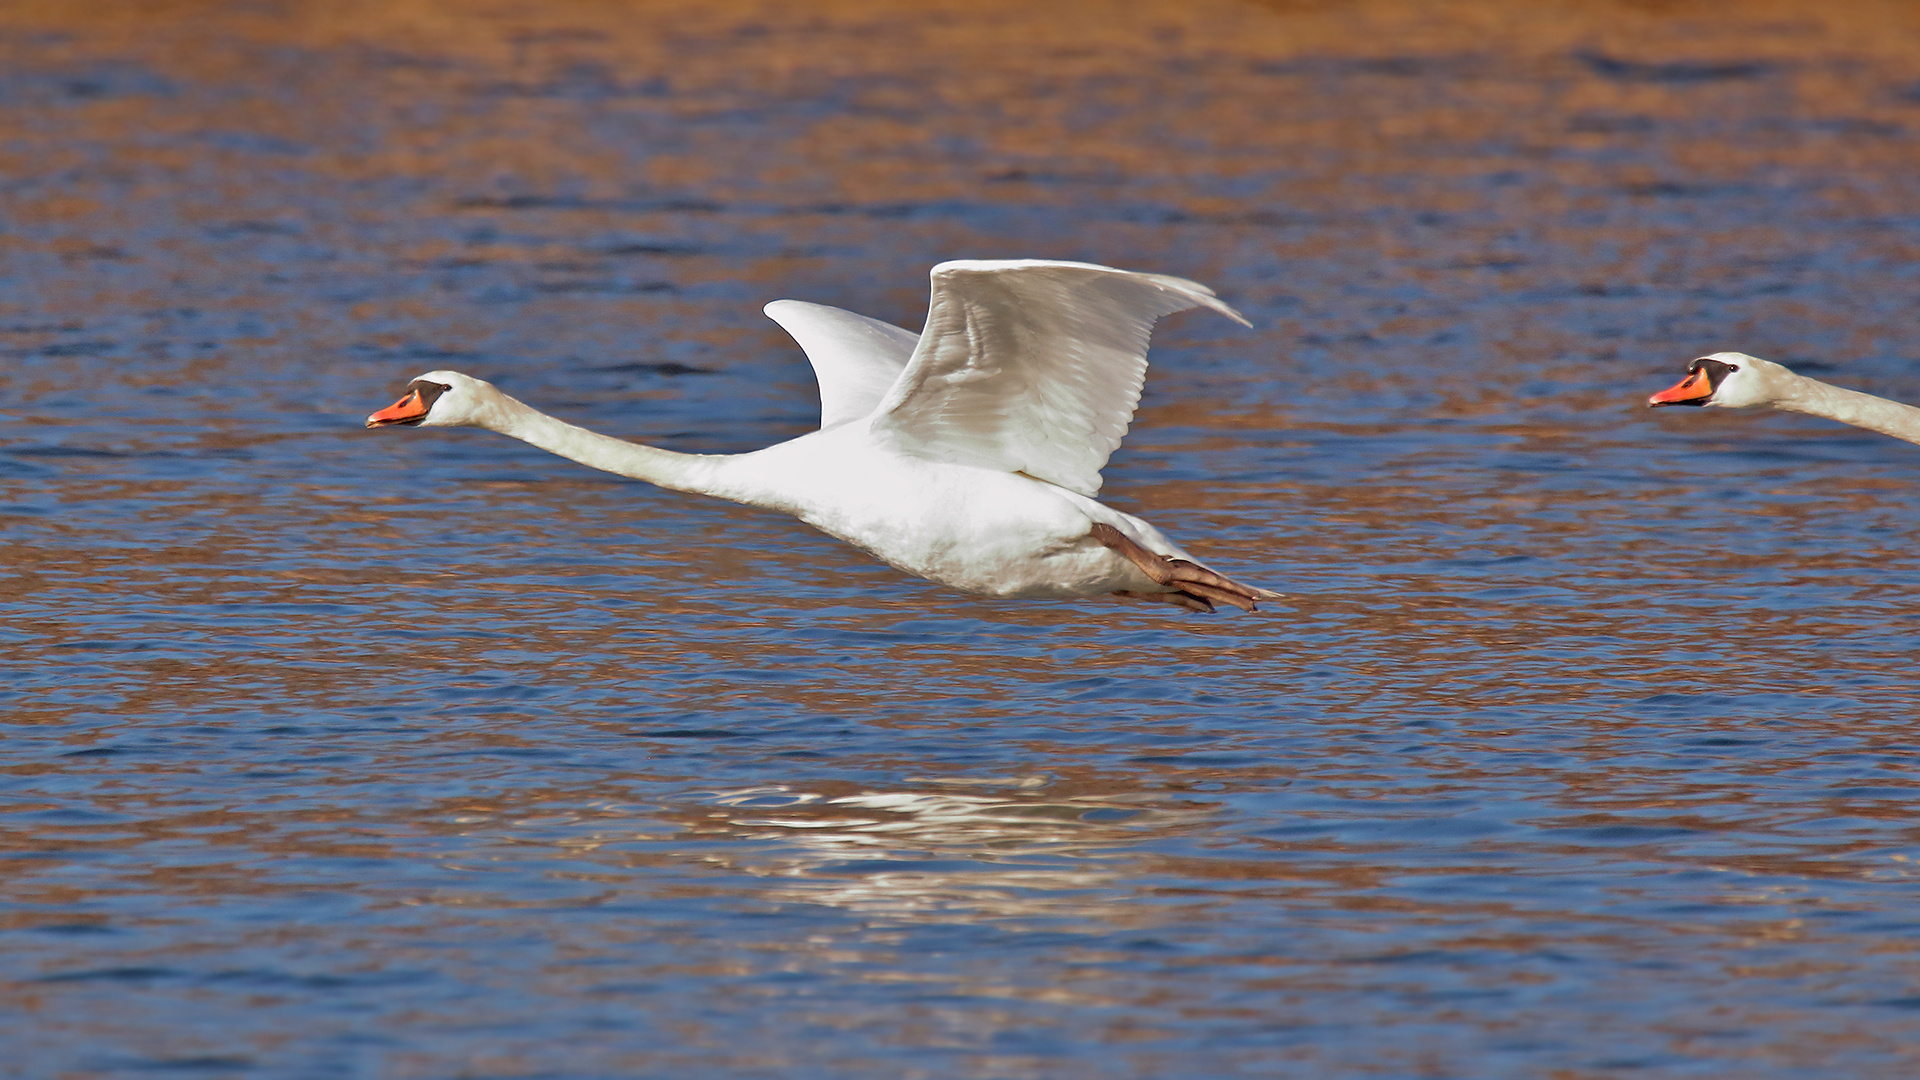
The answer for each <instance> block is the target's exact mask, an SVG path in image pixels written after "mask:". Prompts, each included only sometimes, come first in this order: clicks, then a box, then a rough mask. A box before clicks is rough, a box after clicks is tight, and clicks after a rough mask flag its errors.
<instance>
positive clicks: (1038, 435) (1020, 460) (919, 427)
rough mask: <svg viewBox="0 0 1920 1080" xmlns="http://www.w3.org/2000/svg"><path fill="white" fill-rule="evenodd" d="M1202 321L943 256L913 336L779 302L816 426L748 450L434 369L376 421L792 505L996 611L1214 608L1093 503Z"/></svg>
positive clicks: (1088, 268) (1179, 300) (1017, 264)
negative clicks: (618, 429)
mask: <svg viewBox="0 0 1920 1080" xmlns="http://www.w3.org/2000/svg"><path fill="white" fill-rule="evenodd" d="M1193 307H1207V308H1212V309H1213V310H1215V311H1218V312H1220V313H1221V314H1223V315H1226V316H1227V317H1229V318H1231V319H1234V320H1235V321H1237V322H1239V323H1241V324H1242V325H1248V324H1247V321H1246V320H1245V319H1243V318H1241V317H1240V314H1239V313H1238V312H1236V311H1234V310H1233V309H1232V308H1230V307H1228V306H1227V305H1226V304H1224V303H1222V302H1221V301H1220V300H1219V299H1217V298H1216V297H1215V296H1214V295H1213V291H1212V290H1211V289H1208V288H1207V287H1206V286H1204V285H1199V284H1196V283H1194V282H1191V281H1186V280H1184V279H1182V278H1176V277H1166V276H1163V275H1160V274H1137V273H1130V272H1128V271H1124V270H1115V269H1113V268H1111V267H1106V266H1095V265H1092V264H1090V263H1076V262H1052V261H1042V260H1032V259H1023V260H1012V261H961V262H946V263H941V264H940V265H938V266H936V267H934V268H933V299H932V301H931V303H930V305H929V307H928V310H927V326H926V330H925V331H924V332H923V333H920V334H915V333H913V332H911V331H908V330H903V329H901V328H900V327H897V326H893V325H890V324H888V323H883V322H880V321H879V320H877V319H869V318H867V317H866V316H864V315H856V314H854V313H853V312H851V311H843V310H841V309H840V308H833V307H827V306H825V305H822V304H808V303H803V302H801V301H798V300H776V301H774V302H773V303H771V304H768V305H767V307H766V312H767V314H768V315H769V316H771V317H772V319H773V320H774V321H775V322H777V323H779V324H780V325H781V326H782V327H784V328H785V329H786V331H787V333H789V334H792V335H793V338H794V340H795V341H797V342H799V343H800V347H801V349H803V350H805V352H806V354H807V359H808V361H810V362H811V363H812V364H813V370H814V375H815V376H816V377H817V378H818V380H819V383H820V430H819V431H815V432H811V433H809V434H806V435H802V436H801V437H799V438H797V439H793V440H790V441H788V442H783V443H779V444H777V445H775V446H770V447H767V448H766V449H764V450H756V451H753V452H751V453H746V454H679V453H674V452H672V451H668V450H659V449H655V448H654V447H651V446H642V445H640V444H638V443H630V442H626V441H624V440H621V439H615V438H611V437H609V436H606V435H598V434H595V433H594V432H591V431H587V430H586V429H584V428H578V427H575V426H573V425H572V424H568V423H565V422H563V421H560V420H556V419H555V418H553V417H551V416H548V415H546V414H545V413H542V412H540V411H539V410H537V409H534V408H532V407H531V406H528V405H525V404H523V403H521V402H519V401H515V400H514V399H513V398H510V397H508V396H507V395H505V394H503V393H501V392H500V391H499V390H497V389H495V388H494V387H493V386H492V385H491V384H488V383H485V382H482V381H481V380H479V379H475V378H472V377H470V376H467V375H462V374H460V373H458V372H454V371H429V372H427V373H426V374H424V375H422V376H420V377H419V378H417V379H414V380H413V381H412V383H410V384H409V385H408V387H407V391H406V395H405V396H404V397H402V398H401V399H400V400H399V401H398V402H396V403H395V404H393V405H392V406H390V407H388V408H385V409H382V410H380V411H379V412H377V413H374V414H373V415H372V416H369V417H367V426H368V427H370V428H372V427H386V426H389V425H409V426H421V427H458V426H469V427H483V428H486V429H488V430H489V431H497V432H499V433H500V434H502V435H507V436H511V437H512V438H516V439H520V440H522V441H524V442H529V443H532V444H533V445H535V446H538V447H540V448H541V449H543V450H549V451H552V452H553V453H556V454H559V455H560V456H561V457H566V458H571V459H573V460H574V461H577V462H579V463H581V464H582V465H590V466H592V467H593V468H596V469H605V470H606V471H608V472H613V473H619V474H620V475H622V476H631V477H634V478H636V479H640V480H645V481H647V482H649V483H653V484H658V485H659V486H661V487H665V488H673V489H674V490H677V491H691V492H696V493H698V494H702V495H712V496H715V497H717V498H722V499H729V500H732V501H734V502H740V503H746V504H748V505H751V506H763V507H766V508H768V509H772V510H780V511H784V512H785V513H789V514H792V515H794V516H795V517H798V518H799V519H800V520H802V521H804V522H806V523H807V524H809V525H812V526H813V527H814V528H816V529H819V530H820V531H821V532H824V533H827V534H829V535H831V536H837V537H839V538H840V539H842V540H845V541H846V542H847V543H849V544H852V545H853V546H855V547H857V548H860V549H861V550H863V551H866V552H868V553H869V554H871V555H873V556H874V557H875V558H878V559H880V560H881V561H883V562H886V563H888V564H890V565H892V566H895V567H898V568H899V569H901V570H904V571H906V572H907V573H909V574H917V575H919V576H920V577H923V578H927V579H928V580H931V581H936V582H939V583H940V584H943V585H950V586H952V587H954V588H956V589H961V590H964V591H966V592H972V593H980V594H984V595H987V596H998V597H1084V596H1098V595H1102V594H1106V593H1112V594H1115V595H1118V596H1125V597H1133V598H1137V599H1143V600H1157V601H1162V602H1165V603H1171V604H1177V605H1180V606H1181V607H1185V608H1189V609H1191V610H1195V611H1212V610H1213V605H1214V604H1216V603H1223V604H1231V605H1233V606H1234V607H1238V608H1242V609H1244V610H1247V611H1252V610H1254V603H1255V601H1257V600H1265V599H1271V598H1274V597H1277V596H1279V595H1280V594H1279V593H1275V592H1268V591H1267V590H1265V589H1256V588H1253V587H1251V586H1247V585H1241V584H1239V583H1238V582H1235V581H1232V580H1230V579H1229V578H1227V577H1225V576H1223V575H1220V574H1216V573H1214V572H1213V571H1211V570H1209V569H1207V568H1206V567H1204V566H1201V565H1200V564H1199V563H1198V562H1197V561H1195V560H1194V559H1193V557H1192V556H1190V555H1188V554H1187V553H1186V552H1185V551H1182V550H1181V549H1180V548H1179V547H1177V546H1175V545H1174V543H1173V542H1172V541H1170V540H1168V539H1167V538H1166V537H1165V536H1162V535H1161V534H1160V530H1158V529H1156V528H1154V527H1153V526H1151V525H1149V524H1147V523H1146V522H1144V521H1141V520H1140V519H1139V518H1136V517H1133V516H1132V515H1130V514H1123V513H1121V512H1120V511H1118V510H1115V509H1113V508H1111V507H1108V506H1103V505H1102V504H1100V503H1099V502H1097V501H1095V500H1094V498H1093V496H1094V494H1095V493H1096V492H1097V491H1099V490H1100V468H1101V466H1103V465H1105V464H1106V462H1107V457H1108V455H1110V454H1112V453H1113V450H1114V448H1115V447H1117V446H1119V445H1120V440H1121V438H1122V437H1123V436H1125V434H1126V431H1127V423H1128V421H1129V420H1130V419H1131V418H1132V416H1133V410H1134V406H1135V405H1137V404H1138V403H1139V400H1140V387H1141V384H1142V382H1143V381H1144V380H1145V378H1146V370H1147V338H1148V335H1149V334H1150V333H1151V332H1152V329H1153V323H1154V320H1156V319H1158V318H1160V317H1161V316H1163V315H1168V314H1171V313H1173V312H1176V311H1184V310H1186V309H1188V308H1193Z"/></svg>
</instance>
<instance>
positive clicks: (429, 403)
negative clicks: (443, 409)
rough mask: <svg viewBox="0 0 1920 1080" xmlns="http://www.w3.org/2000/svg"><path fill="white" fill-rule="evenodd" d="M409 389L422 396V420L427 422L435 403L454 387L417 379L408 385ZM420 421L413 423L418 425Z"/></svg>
mask: <svg viewBox="0 0 1920 1080" xmlns="http://www.w3.org/2000/svg"><path fill="white" fill-rule="evenodd" d="M407 389H409V390H412V391H415V392H417V393H418V394H419V395H420V420H425V419H426V418H427V414H428V413H430V412H432V411H433V403H434V402H436V401H439V400H440V395H441V394H444V393H446V392H447V391H449V390H451V389H453V387H451V386H448V385H447V384H446V383H437V382H428V381H427V380H425V379H415V380H413V381H412V382H410V383H408V384H407ZM420 420H414V421H412V423H415V424H418V423H419V422H420Z"/></svg>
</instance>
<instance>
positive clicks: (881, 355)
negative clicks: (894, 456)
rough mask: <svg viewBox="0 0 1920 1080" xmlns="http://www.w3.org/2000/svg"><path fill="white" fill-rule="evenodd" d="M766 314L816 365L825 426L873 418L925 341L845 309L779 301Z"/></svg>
mask: <svg viewBox="0 0 1920 1080" xmlns="http://www.w3.org/2000/svg"><path fill="white" fill-rule="evenodd" d="M765 311H766V313H767V317H768V318H770V319H772V320H773V321H774V322H777V323H779V324H780V328H781V329H783V330H785V331H786V332H787V333H788V334H790V335H792V337H793V340H794V341H796V342H798V343H799V345H800V350H801V351H802V352H804V353H806V354H807V362H808V363H809V364H812V365H813V377H814V379H815V381H817V382H818V383H819V384H820V426H821V427H823V428H830V427H833V426H835V425H836V424H844V423H846V422H847V421H849V420H858V419H860V418H862V417H865V416H869V415H872V413H873V410H874V408H875V407H876V406H878V405H879V404H880V399H881V398H883V397H885V396H886V394H887V391H888V390H890V389H892V388H893V384H894V383H895V382H896V381H898V380H899V378H900V372H901V370H902V369H904V368H905V367H906V366H907V360H908V358H909V357H911V356H912V355H913V348H914V346H915V345H918V344H919V343H920V335H918V334H916V333H914V332H913V331H911V330H903V329H901V328H900V327H898V326H895V325H893V324H892V323H886V322H881V321H880V320H879V319H870V318H868V317H866V316H865V315H859V314H856V313H854V312H851V311H848V310H846V309H845V308H837V307H828V306H827V305H825V304H809V303H807V302H806V301H805V300H775V301H774V302H773V303H771V304H768V305H767V306H766V308H765Z"/></svg>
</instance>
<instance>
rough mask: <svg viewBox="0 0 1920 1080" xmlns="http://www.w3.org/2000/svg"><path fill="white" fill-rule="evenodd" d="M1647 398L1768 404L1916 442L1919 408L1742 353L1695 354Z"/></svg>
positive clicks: (1685, 402) (1733, 406) (1650, 402)
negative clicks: (1681, 373) (1683, 370)
mask: <svg viewBox="0 0 1920 1080" xmlns="http://www.w3.org/2000/svg"><path fill="white" fill-rule="evenodd" d="M1647 404H1648V405H1651V406H1653V407H1654V408H1659V407H1660V406H1662V405H1722V406H1725V407H1727V408H1730V409H1745V408H1750V407H1752V406H1755V405H1768V406H1772V407H1773V408H1776V409H1785V410H1787V411H1788V412H1802V413H1811V414H1812V415H1814V416H1824V417H1826V418H1827V419H1829V420H1838V421H1840V422H1841V423H1843V424H1852V425H1853V426H1854V427H1863V428H1866V429H1867V430H1868V431H1877V432H1879V433H1880V434H1882V435H1891V436H1893V437H1894V438H1896V439H1905V440H1906V441H1908V442H1910V443H1920V409H1916V408H1914V407H1913V406H1911V405H1902V404H1900V403H1899V402H1897V401H1888V400H1887V399H1886V398H1883V397H1874V396H1873V395H1872V394H1863V393H1861V392H1860V391H1858V390H1843V389H1841V388H1840V387H1838V386H1829V385H1827V384H1826V383H1823V382H1821V381H1820V380H1819V379H1809V378H1807V377H1806V376H1805V375H1795V374H1794V373H1793V372H1792V371H1789V370H1788V369H1786V368H1785V367H1782V366H1781V365H1779V364H1776V363H1774V362H1772V361H1770V360H1762V359H1760V358H1759V357H1757V356H1748V355H1747V354H1746V353H1737V352H1717V353H1714V354H1713V355H1712V356H1703V357H1701V358H1700V359H1698V360H1695V361H1694V362H1693V363H1691V364H1689V365H1687V377H1686V378H1684V379H1682V380H1680V381H1679V382H1678V383H1676V384H1675V385H1673V386H1670V387H1668V388H1667V389H1665V390H1662V391H1660V392H1659V393H1657V394H1654V395H1652V396H1651V397H1649V398H1647Z"/></svg>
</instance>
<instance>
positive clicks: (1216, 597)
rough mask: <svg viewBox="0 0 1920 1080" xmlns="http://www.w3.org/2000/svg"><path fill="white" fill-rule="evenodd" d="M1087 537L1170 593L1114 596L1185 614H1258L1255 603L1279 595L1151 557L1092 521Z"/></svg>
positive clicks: (1122, 535)
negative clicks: (1228, 610)
mask: <svg viewBox="0 0 1920 1080" xmlns="http://www.w3.org/2000/svg"><path fill="white" fill-rule="evenodd" d="M1090 535H1092V537H1093V538H1094V539H1095V540H1098V541H1100V543H1102V544H1104V545H1105V546H1107V547H1109V548H1112V549H1113V550H1115V551H1117V552H1119V553H1120V554H1122V555H1124V556H1126V557H1127V559H1128V561H1130V562H1132V563H1133V565H1135V566H1137V567H1139V568H1140V569H1141V571H1142V572H1143V573H1145V574H1146V575H1147V576H1148V577H1150V578H1152V579H1153V580H1154V581H1156V582H1158V583H1159V584H1161V585H1165V586H1167V588H1168V589H1170V590H1172V591H1170V592H1163V593H1143V592H1116V593H1114V595H1115V596H1124V597H1128V598H1129V599H1135V600H1157V601H1160V602H1162V603H1167V604H1177V605H1179V606H1180V607H1183V608H1186V609H1187V610H1189V611H1212V610H1213V605H1215V604H1231V605H1232V606H1234V607H1237V608H1239V609H1240V610H1242V611H1258V610H1259V607H1258V606H1257V605H1256V601H1260V600H1275V599H1278V598H1279V597H1280V595H1281V594H1279V593H1277V592H1274V591H1272V590H1270V589H1257V588H1254V587H1253V586H1251V585H1242V584H1240V583H1239V582H1237V581H1235V580H1233V579H1232V578H1230V577H1228V576H1226V575H1225V574H1216V573H1214V572H1213V571H1212V570H1209V569H1207V568H1206V567H1204V566H1201V565H1200V564H1199V563H1196V562H1189V561H1187V560H1186V559H1172V558H1168V557H1167V556H1165V555H1155V554H1154V553H1153V552H1151V551H1148V550H1147V549H1146V548H1144V547H1141V546H1140V544H1139V543H1138V542H1136V541H1135V540H1134V539H1133V538H1132V537H1130V536H1128V535H1127V534H1126V533H1123V532H1121V531H1120V530H1119V529H1116V528H1114V527H1113V526H1111V525H1107V524H1104V523H1099V522H1096V523H1095V524H1094V526H1093V531H1092V533H1091V534H1090Z"/></svg>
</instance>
